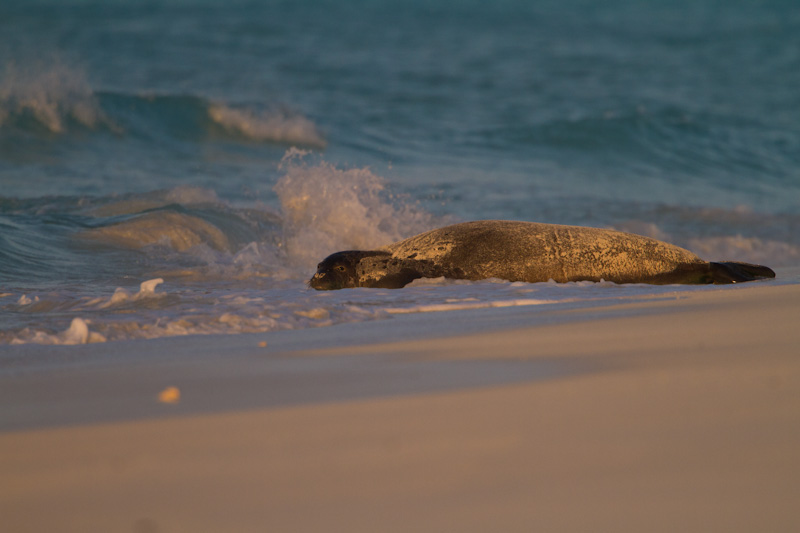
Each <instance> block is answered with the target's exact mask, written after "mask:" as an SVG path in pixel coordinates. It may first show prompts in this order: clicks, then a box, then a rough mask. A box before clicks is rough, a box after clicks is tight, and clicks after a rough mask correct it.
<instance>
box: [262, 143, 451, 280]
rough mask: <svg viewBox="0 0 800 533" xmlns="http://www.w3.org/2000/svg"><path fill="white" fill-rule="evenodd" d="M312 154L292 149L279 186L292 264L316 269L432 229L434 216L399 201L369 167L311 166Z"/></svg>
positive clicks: (285, 160)
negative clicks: (327, 260) (339, 255)
mask: <svg viewBox="0 0 800 533" xmlns="http://www.w3.org/2000/svg"><path fill="white" fill-rule="evenodd" d="M308 155H309V153H308V152H306V151H302V150H297V149H290V150H289V151H287V153H286V155H285V156H284V158H283V160H282V162H281V169H282V170H283V172H284V175H283V176H282V177H281V179H280V180H279V181H278V183H277V184H276V185H275V192H276V193H277V195H278V198H279V200H280V204H281V213H282V215H283V219H284V228H283V229H284V244H285V246H286V251H287V255H288V257H289V258H290V260H291V261H292V262H294V263H296V264H298V265H302V266H305V267H309V266H313V265H314V264H316V262H318V261H319V260H321V259H323V258H324V257H325V256H326V255H328V254H330V253H331V252H335V251H337V250H352V249H366V250H368V249H373V248H377V247H380V246H384V245H387V244H390V243H392V242H394V241H397V240H400V239H403V238H405V237H409V236H411V235H415V234H417V233H421V232H423V231H426V230H428V229H431V228H432V227H434V226H435V225H436V223H437V220H436V218H435V217H434V216H432V215H431V214H430V213H427V212H425V211H424V210H422V209H420V208H418V207H417V206H415V205H413V203H403V202H401V201H398V199H397V198H396V197H393V196H392V195H391V194H390V193H388V192H387V190H386V183H385V181H384V180H383V179H382V178H381V177H379V176H377V175H375V174H374V173H373V172H372V171H371V170H369V169H368V168H351V169H347V170H341V169H339V168H336V167H335V166H334V165H332V164H330V163H327V162H325V161H319V162H318V163H317V164H314V165H312V164H309V163H308V162H307V160H306V159H305V158H306V157H307V156H308Z"/></svg>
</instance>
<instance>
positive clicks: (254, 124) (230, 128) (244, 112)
mask: <svg viewBox="0 0 800 533" xmlns="http://www.w3.org/2000/svg"><path fill="white" fill-rule="evenodd" d="M208 116H209V118H210V119H211V120H212V121H213V122H214V123H215V124H217V125H218V126H220V127H221V128H222V129H224V130H225V131H226V132H228V133H230V134H233V135H238V136H241V137H244V138H246V139H249V140H253V141H260V142H265V141H266V142H277V143H286V144H298V145H301V146H311V147H315V148H324V147H325V145H326V142H325V139H324V138H323V137H322V134H321V133H320V132H319V130H318V129H317V126H316V125H315V124H314V123H313V122H311V121H310V120H309V119H307V118H306V117H304V116H302V115H297V114H291V113H288V112H286V111H262V112H257V111H254V110H252V109H238V108H234V107H231V106H228V105H225V104H220V103H212V104H210V105H209V107H208Z"/></svg>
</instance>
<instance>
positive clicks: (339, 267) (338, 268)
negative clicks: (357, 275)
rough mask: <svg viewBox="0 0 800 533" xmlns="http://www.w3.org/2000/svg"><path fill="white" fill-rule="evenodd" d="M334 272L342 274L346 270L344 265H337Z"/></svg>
mask: <svg viewBox="0 0 800 533" xmlns="http://www.w3.org/2000/svg"><path fill="white" fill-rule="evenodd" d="M336 270H337V271H339V272H344V271H345V270H347V269H346V268H345V267H344V265H339V266H337V267H336Z"/></svg>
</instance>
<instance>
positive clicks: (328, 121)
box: [0, 0, 800, 342]
mask: <svg viewBox="0 0 800 533" xmlns="http://www.w3.org/2000/svg"><path fill="white" fill-rule="evenodd" d="M7 4H11V3H9V2H6V3H3V4H2V5H0V36H2V37H0V185H2V188H0V295H2V297H0V342H22V341H25V342H31V341H32V342H67V341H69V339H72V338H73V337H70V335H71V334H70V335H67V333H69V331H72V332H73V333H75V334H76V335H77V337H75V338H77V339H78V340H88V339H89V337H91V335H90V334H89V333H86V334H83V333H82V330H81V327H82V324H83V325H85V326H86V327H87V328H88V331H89V332H94V333H95V336H94V340H101V339H106V340H118V339H127V338H138V337H154V336H163V335H174V334H187V333H220V332H221V333H236V332H241V331H267V330H273V329H286V328H304V327H312V326H319V325H327V324H332V323H337V322H344V321H354V320H370V319H375V318H386V317H388V316H391V314H392V313H394V312H397V310H398V309H400V310H415V309H416V310H420V309H432V308H436V309H439V308H447V306H444V307H442V305H441V304H445V303H447V304H452V306H456V307H458V305H461V304H459V302H460V301H463V305H464V306H470V305H484V304H485V305H494V304H495V303H496V302H498V301H506V302H517V303H518V304H520V305H522V304H525V302H528V304H530V305H533V303H531V302H532V301H536V302H538V303H541V302H545V301H554V300H558V301H560V300H563V299H565V298H568V299H578V300H580V299H587V300H588V299H592V298H598V297H600V298H603V297H616V295H618V294H629V293H631V291H633V293H648V291H653V290H655V289H652V288H643V287H638V288H620V287H608V286H605V285H602V286H585V285H576V286H570V287H567V288H566V290H564V289H563V288H553V287H550V286H548V285H547V284H545V285H544V286H541V287H539V286H522V287H520V286H517V285H514V284H492V283H488V284H471V285H466V286H462V285H459V284H456V285H453V284H440V285H435V284H434V285H426V286H422V287H411V288H409V289H407V290H403V291H396V292H391V291H374V292H370V291H346V293H342V294H336V295H323V294H318V293H314V292H311V291H309V290H308V289H307V288H306V286H305V281H306V280H307V279H308V277H309V276H310V275H311V273H312V272H313V270H314V265H316V263H317V262H318V261H319V260H320V259H322V258H323V257H324V256H326V255H327V254H328V253H330V252H333V251H336V250H338V249H345V248H360V247H374V246H379V245H381V244H386V243H388V242H392V241H394V240H397V239H400V238H403V237H406V236H409V235H412V234H414V233H417V232H420V231H424V230H427V229H429V228H431V227H435V226H437V225H441V224H445V223H448V222H452V221H458V220H470V219H483V218H503V219H520V220H533V221H541V222H552V223H566V224H581V225H592V226H600V227H614V228H617V229H623V230H628V231H633V232H636V233H642V234H646V235H650V236H654V237H658V238H661V239H664V240H668V241H670V242H674V243H676V244H678V245H681V246H684V247H687V248H689V249H691V250H693V251H695V252H696V253H698V254H699V255H701V256H703V257H705V258H708V259H736V260H743V261H752V262H758V263H762V264H767V265H770V266H773V267H776V268H781V267H796V266H798V265H800V171H799V170H798V168H800V91H798V90H797V88H798V87H800V5H798V4H797V3H796V2H793V1H783V2H781V1H766V2H759V3H755V2H745V1H738V2H737V1H734V2H730V1H729V2H723V1H713V0H699V1H691V2H690V1H684V0H678V1H669V2H667V1H653V2H647V3H643V2H632V1H626V0H610V1H607V2H593V1H588V0H587V1H578V0H573V1H559V2H555V1H538V2H530V1H521V0H520V1H512V0H505V1H496V2H491V3H489V2H467V1H455V0H453V1H438V2H437V1H426V2H423V1H421V0H420V1H418V0H406V1H403V2H401V1H390V0H384V1H366V0H364V1H361V2H327V1H310V0H308V1H302V0H300V1H292V2H288V1H287V2H245V1H233V2H226V3H225V4H224V5H223V4H221V3H217V2H210V1H208V2H202V1H195V2H192V1H188V0H184V1H179V0H173V1H161V2H157V1H154V2H144V3H141V4H140V5H139V4H137V5H130V3H128V2H108V1H104V2H92V1H88V0H71V1H70V0H66V1H60V2H45V1H41V2H39V1H20V2H15V3H13V5H7ZM152 279H161V280H163V282H162V283H158V284H155V285H154V286H153V284H150V285H147V286H146V287H145V288H142V287H140V284H141V283H142V282H145V281H147V280H152ZM118 289H119V290H118ZM620 291H623V292H622V293H620ZM637 291H638V292H637ZM115 293H116V294H117V296H115ZM631 294H632V293H631ZM540 301H541V302H540ZM469 302H472V303H469ZM475 302H478V303H477V304H475ZM75 319H78V322H77V323H75V322H74V320H75ZM71 324H76V325H75V327H76V328H77V329H75V330H70V329H69V328H70V325H71ZM76 332H77V333H76Z"/></svg>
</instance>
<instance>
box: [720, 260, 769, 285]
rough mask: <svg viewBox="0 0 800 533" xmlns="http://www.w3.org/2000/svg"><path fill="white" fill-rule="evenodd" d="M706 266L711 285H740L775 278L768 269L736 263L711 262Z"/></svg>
mask: <svg viewBox="0 0 800 533" xmlns="http://www.w3.org/2000/svg"><path fill="white" fill-rule="evenodd" d="M708 266H709V270H710V274H711V283H719V284H721V283H741V282H743V281H755V280H757V279H767V278H774V277H775V272H773V271H772V269H771V268H769V267H765V266H762V265H752V264H750V263H740V262H738V261H719V262H716V263H715V262H711V263H709V264H708Z"/></svg>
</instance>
